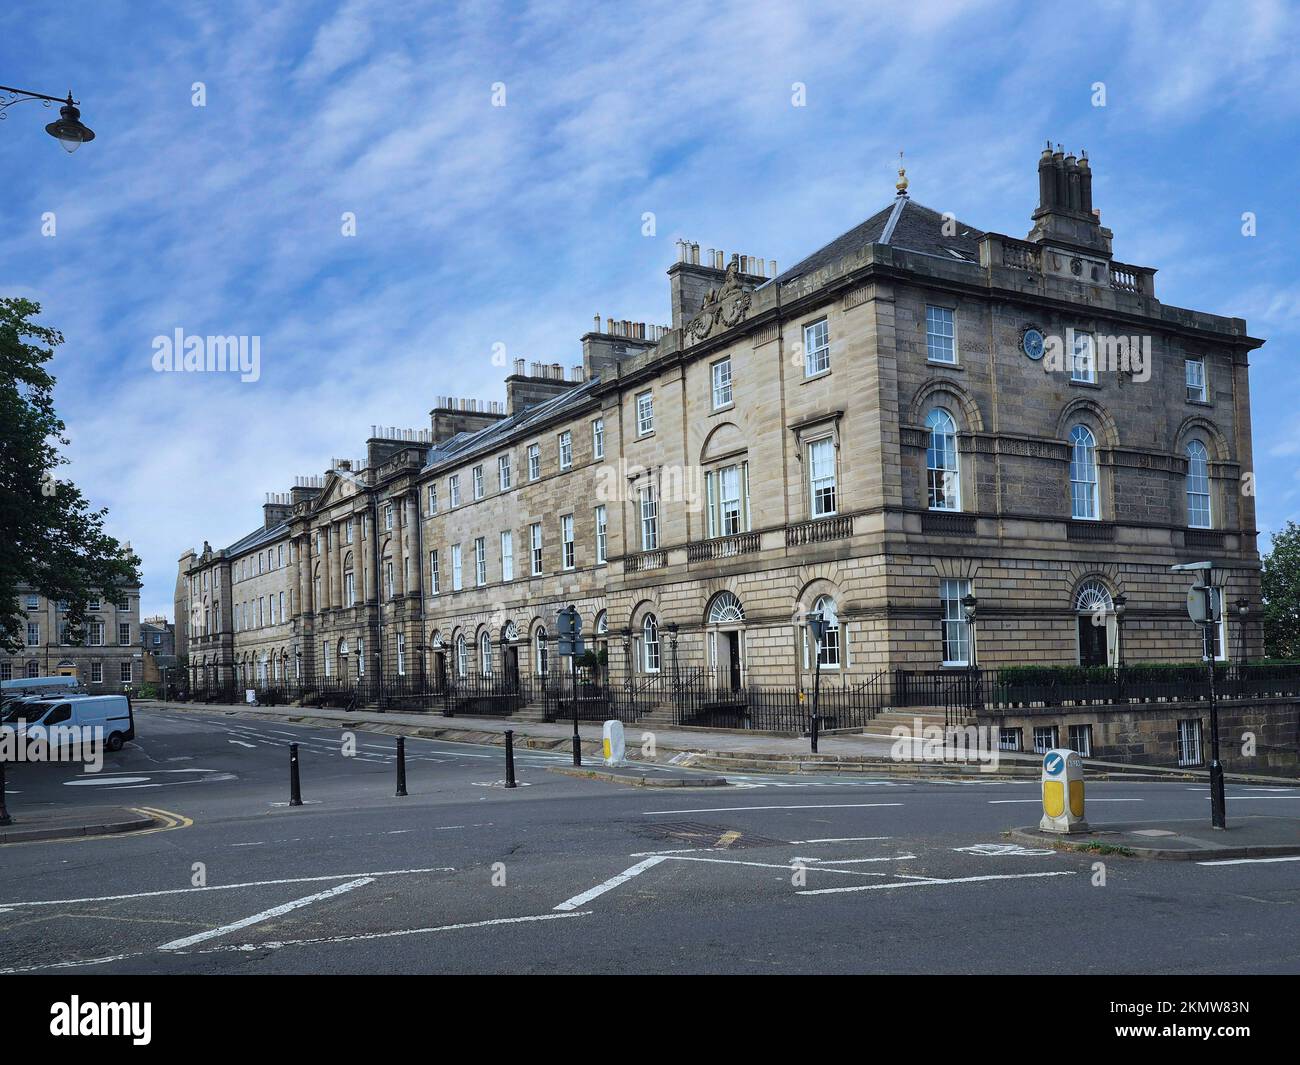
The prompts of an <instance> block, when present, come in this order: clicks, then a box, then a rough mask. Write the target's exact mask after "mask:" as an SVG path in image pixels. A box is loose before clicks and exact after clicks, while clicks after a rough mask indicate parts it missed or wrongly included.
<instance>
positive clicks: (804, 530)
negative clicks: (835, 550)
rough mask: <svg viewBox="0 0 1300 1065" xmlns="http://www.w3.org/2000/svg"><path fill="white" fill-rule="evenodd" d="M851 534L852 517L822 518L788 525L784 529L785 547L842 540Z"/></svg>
mask: <svg viewBox="0 0 1300 1065" xmlns="http://www.w3.org/2000/svg"><path fill="white" fill-rule="evenodd" d="M852 535H853V519H852V518H849V517H843V516H841V517H834V518H822V519H821V520H820V521H805V522H803V523H801V524H799V525H790V526H787V527H786V530H785V546H786V547H802V546H804V545H805V544H821V543H825V542H826V541H828V540H843V539H845V538H846V537H849V536H852Z"/></svg>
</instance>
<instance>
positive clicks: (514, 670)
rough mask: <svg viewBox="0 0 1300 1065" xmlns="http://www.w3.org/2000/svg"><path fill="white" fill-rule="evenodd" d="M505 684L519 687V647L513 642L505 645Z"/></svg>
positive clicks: (512, 687)
mask: <svg viewBox="0 0 1300 1065" xmlns="http://www.w3.org/2000/svg"><path fill="white" fill-rule="evenodd" d="M505 659H506V684H508V685H509V686H510V688H511V689H514V688H518V687H519V648H518V647H516V646H514V644H509V645H508V646H507V647H506V653H505Z"/></svg>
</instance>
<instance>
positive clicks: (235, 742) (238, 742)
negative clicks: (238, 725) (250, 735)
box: [226, 740, 257, 747]
mask: <svg viewBox="0 0 1300 1065" xmlns="http://www.w3.org/2000/svg"><path fill="white" fill-rule="evenodd" d="M226 742H227V743H233V744H235V745H236V746H237V747H256V746H257V744H256V743H245V742H244V741H243V740H227V741H226Z"/></svg>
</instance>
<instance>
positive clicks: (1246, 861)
mask: <svg viewBox="0 0 1300 1065" xmlns="http://www.w3.org/2000/svg"><path fill="white" fill-rule="evenodd" d="M1257 862H1300V854H1289V855H1286V856H1285V857H1280V858H1220V859H1219V860H1218V861H1217V862H1197V863H1196V864H1197V865H1254V864H1256V863H1257Z"/></svg>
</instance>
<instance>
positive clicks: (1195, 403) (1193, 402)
mask: <svg viewBox="0 0 1300 1065" xmlns="http://www.w3.org/2000/svg"><path fill="white" fill-rule="evenodd" d="M1187 403H1188V406H1191V407H1213V406H1214V404H1213V403H1211V402H1210V401H1209V400H1208V399H1191V398H1190V397H1189V398H1188V400H1187Z"/></svg>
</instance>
